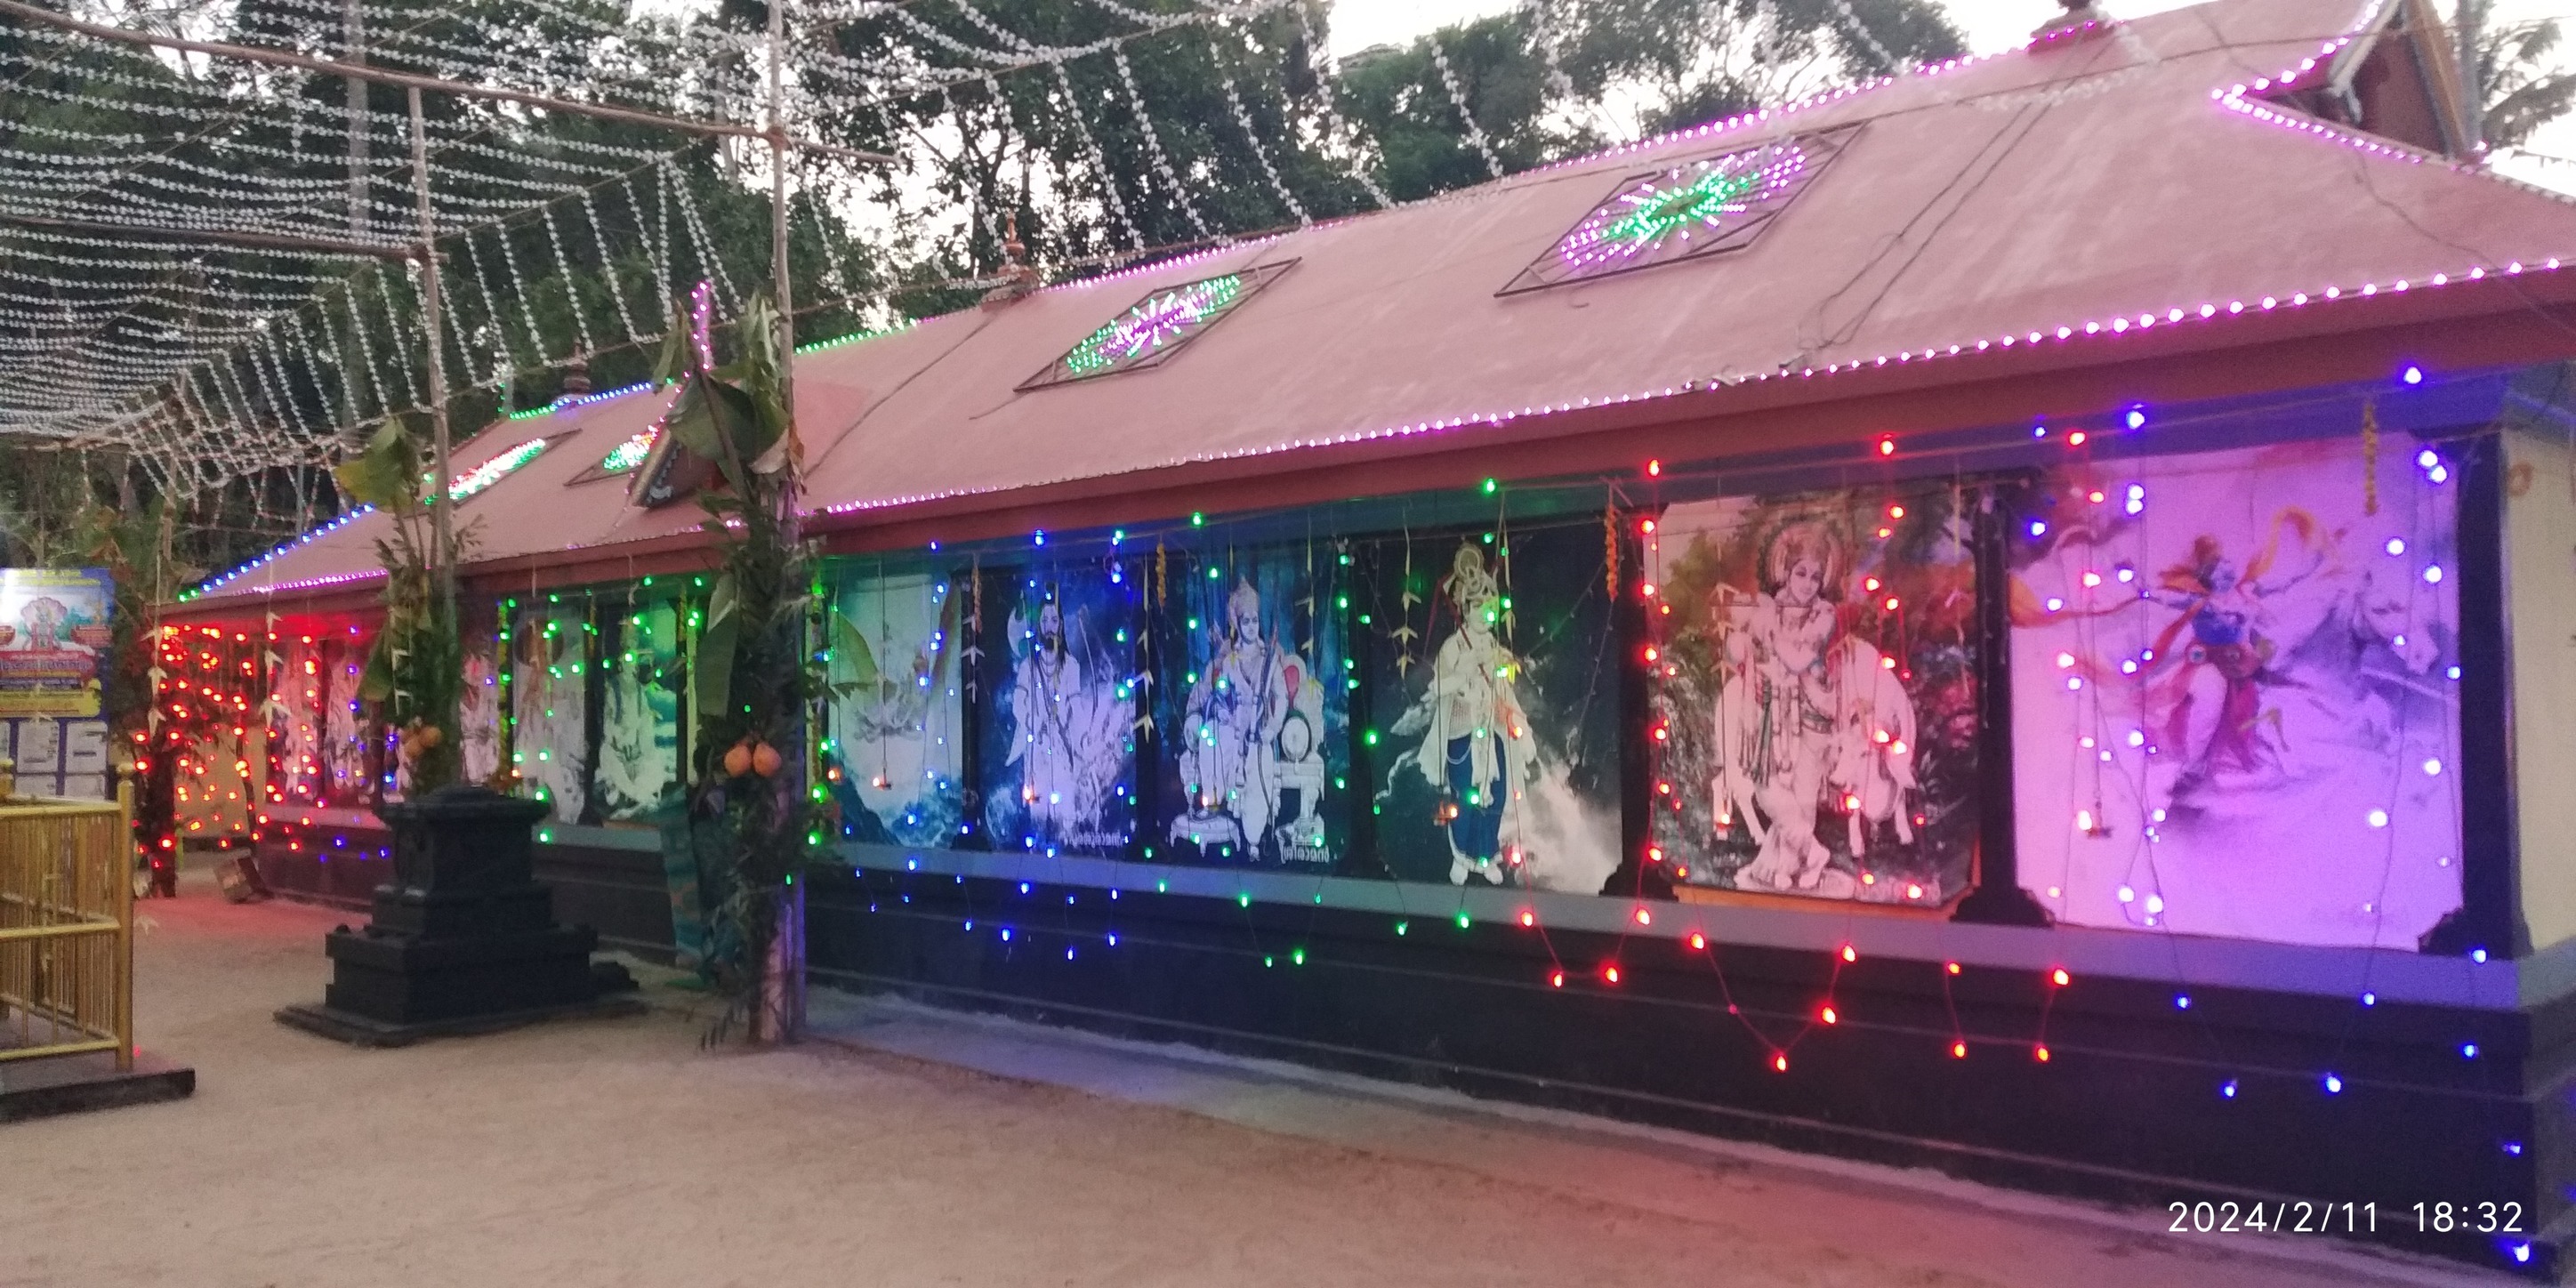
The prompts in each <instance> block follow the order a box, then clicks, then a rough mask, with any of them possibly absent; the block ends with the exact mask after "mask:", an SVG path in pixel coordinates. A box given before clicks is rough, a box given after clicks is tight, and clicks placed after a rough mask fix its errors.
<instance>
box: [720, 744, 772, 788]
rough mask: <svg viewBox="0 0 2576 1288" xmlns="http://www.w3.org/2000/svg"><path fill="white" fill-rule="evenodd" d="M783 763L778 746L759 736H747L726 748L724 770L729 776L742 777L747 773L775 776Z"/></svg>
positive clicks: (765, 776)
mask: <svg viewBox="0 0 2576 1288" xmlns="http://www.w3.org/2000/svg"><path fill="white" fill-rule="evenodd" d="M783 763H785V762H784V759H783V758H782V757H780V756H779V754H778V749H777V748H776V747H772V746H770V745H769V744H768V743H765V742H762V741H760V740H759V739H757V738H745V739H743V740H742V741H740V742H737V743H735V744H734V745H733V746H731V747H728V748H726V749H725V754H724V771H725V776H726V777H727V778H741V777H744V776H746V775H757V776H759V777H762V778H770V777H774V776H775V775H776V774H777V773H778V767H779V766H780V765H781V764H783Z"/></svg>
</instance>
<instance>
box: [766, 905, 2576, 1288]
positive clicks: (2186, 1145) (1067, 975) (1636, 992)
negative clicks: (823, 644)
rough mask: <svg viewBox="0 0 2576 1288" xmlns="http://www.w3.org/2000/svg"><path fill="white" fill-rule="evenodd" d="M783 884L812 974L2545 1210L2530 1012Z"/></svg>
mask: <svg viewBox="0 0 2576 1288" xmlns="http://www.w3.org/2000/svg"><path fill="white" fill-rule="evenodd" d="M808 879H809V880H810V881H811V883H812V884H811V885H810V886H809V894H808V899H809V903H808V950H809V963H810V968H811V971H812V974H813V977H814V979H815V980H816V981H817V982H820V983H827V984H830V983H837V984H842V985H845V986H849V987H855V988H861V989H884V990H894V991H900V992H904V993H909V994H913V995H916V996H919V997H921V998H923V999H924V1000H927V1001H931V1002H935V1003H938V1004H942V1005H948V1006H960V1007H967V1008H973V1009H984V1010H994V1011H1001V1012H1006V1013H1010V1014H1015V1015H1019V1016H1022V1017H1025V1018H1030V1019H1035V1020H1039V1021H1042V1022H1048V1023H1060V1024H1069V1025H1074V1026H1078V1027H1083V1028H1088V1029H1093V1030H1097V1031H1102V1032H1107V1033H1112V1034H1119V1035H1123V1036H1132V1037H1141V1038H1147V1039H1153V1040H1180V1041H1186V1042H1189V1043H1192V1044H1195V1045H1199V1046H1204V1047H1210V1048H1213V1049H1217V1050H1222V1051H1229V1052H1234V1053H1238V1054H1246V1055H1258V1056H1267V1057H1273V1058H1285V1059H1291V1060H1296V1061H1299V1062H1302V1063H1307V1064H1312V1065H1317V1066H1322V1067H1328V1068H1336V1069H1342V1070H1346V1071H1352V1072H1358V1073H1364V1074H1369V1075H1374V1076H1379V1077H1388V1078H1395V1079H1400V1080H1404V1081H1409V1082H1420V1083H1430V1084H1436V1085H1442V1086H1447V1087H1452V1088H1456V1089H1459V1090H1462V1091H1465V1092H1468V1093H1470V1094H1475V1095H1484V1096H1492V1097H1497V1098H1506V1099H1512V1100H1519V1101H1527V1102H1533V1103H1539V1104H1545V1105H1550V1106H1555V1107H1561V1108H1568V1109H1575V1110H1580V1111H1585V1112H1591V1113H1598V1114H1604V1115H1608V1116H1611V1117H1617V1118H1623V1119H1630V1120H1635V1121H1640V1122H1648V1123H1654V1124H1659V1125H1664V1126H1670V1127H1678V1128H1683V1129H1687V1130H1693V1131H1700V1132H1706V1133H1711V1134H1716V1135H1723V1136H1730V1137H1738V1138H1744V1139H1751V1140H1759V1141H1763V1142H1767V1143H1771V1144H1777V1145H1782V1146H1786V1147H1789V1148H1795V1149H1802V1150H1810V1151H1816V1152H1822V1153H1830V1154H1837V1155H1843V1156H1848V1157H1854V1158H1862V1159H1869V1160H1873V1161H1878V1162H1884V1163H1891V1164H1898V1165H1906V1166H1930V1167H1934V1168H1938V1169H1940V1170H1942V1171H1945V1172H1949V1173H1952V1174H1955V1175H1959V1176H1963V1177H1968V1178H1972V1179H1976V1180H1981V1181H1986V1182H1991V1183H1998V1184H2004V1185H2011V1186H2018V1187H2023V1188H2030V1189H2037V1190H2045V1191H2049V1192H2053V1193H2059V1194H2071V1195H2078V1196H2083V1197H2090V1198H2099V1199H2105V1200H2110V1201H2117V1202H2124V1203H2137V1204H2144V1205H2147V1206H2150V1207H2154V1208H2162V1207H2163V1206H2164V1205H2167V1204H2170V1203H2175V1202H2182V1203H2186V1204H2190V1203H2196V1202H2199V1201H2201V1200H2208V1201H2211V1202H2213V1203H2224V1202H2234V1203H2236V1204H2238V1205H2239V1210H2240V1211H2242V1210H2243V1209H2244V1208H2245V1207H2246V1205H2249V1204H2253V1203H2263V1204H2265V1205H2267V1210H2269V1205H2272V1204H2276V1203H2280V1202H2283V1201H2288V1202H2291V1203H2297V1202H2301V1201H2304V1202H2307V1203H2309V1204H2311V1205H2322V1204H2326V1203H2333V1204H2336V1205H2341V1204H2344V1203H2347V1202H2350V1203H2353V1204H2355V1205H2356V1207H2355V1209H2354V1210H2353V1211H2354V1215H2353V1217H2352V1218H2351V1223H2352V1224H2354V1225H2360V1226H2365V1227H2367V1226H2372V1225H2375V1229H2374V1228H2362V1229H2358V1230H2355V1231H2353V1233H2354V1234H2355V1235H2357V1236H2358V1237H2362V1238H2369V1239H2376V1240H2377V1241H2380V1242H2383V1243H2388V1244H2394V1245H2398V1246H2402V1247H2407V1248H2411V1249H2415V1250H2418V1251H2425V1252H2431V1253H2435V1254H2437V1255H2441V1256H2445V1257H2449V1258H2454V1259H2457V1260H2460V1261H2466V1262H2473V1263H2476V1264H2480V1265H2485V1266H2490V1267H2496V1268H2501V1269H2507V1270H2512V1271H2516V1272H2519V1273H2522V1274H2526V1275H2531V1276H2535V1277H2541V1278H2548V1277H2552V1276H2555V1275H2556V1274H2557V1273H2558V1266H2559V1261H2560V1258H2559V1251H2558V1249H2559V1247H2560V1246H2561V1245H2562V1244H2564V1243H2565V1242H2567V1235H2568V1233H2569V1230H2568V1229H2567V1227H2568V1226H2570V1225H2571V1224H2576V1215H2571V1213H2570V1209H2569V1204H2568V1201H2567V1199H2566V1198H2565V1197H2563V1195H2562V1194H2561V1186H2562V1185H2564V1184H2565V1183H2566V1182H2568V1181H2570V1180H2576V1154H2572V1153H2571V1147H2576V1114H2571V1112H2570V1098H2569V1095H2568V1094H2567V1084H2568V1081H2569V1075H2570V1059H2571V1055H2576V1046H2571V1043H2570V1042H2569V1037H2570V1028H2571V1026H2570V1019H2571V1016H2570V1013H2569V1008H2568V1007H2567V1006H2565V1005H2563V1004H2562V1005H2558V1006H2555V1007H2552V1008H2547V1009H2544V1010H2542V1011H2539V1012H2536V1013H2524V1012H2510V1011H2508V1012H2495V1011H2471V1010H2465V1009H2453V1008H2446V1007H2428V1006H2410V1005H2398V1004H2395V1003H2383V1004H2381V1005H2379V1006H2377V1007H2375V1008H2371V1009H2369V1010H2367V1011H2364V1012H2362V1013H2361V1014H2362V1015H2363V1016H2364V1018H2363V1019H2362V1020H2360V1021H2356V1020H2355V1007H2354V1006H2353V1004H2352V1002H2351V1001H2349V1000H2348V999H2334V998H2319V997H2313V996H2304V995H2296V994H2286V993H2269V992H2261V991H2255V990H2225V989H2198V990H2195V991H2194V992H2193V995H2192V999H2191V1005H2190V1007H2189V1008H2188V1010H2184V1009H2181V1008H2177V1007H2176V1005H2175V1003H2174V996H2173V990H2172V989H2171V987H2170V986H2168V985H2162V984H2148V983H2144V982H2139V981H2128V980H2118V979H2108V978H2105V979H2076V980H2074V981H2073V982H2072V983H2071V984H2070V985H2068V986H2066V987H2063V988H2052V987H2051V986H2050V985H2049V984H2048V982H2047V981H2046V980H2045V979H2044V978H2041V977H2038V976H2037V975H2036V974H2035V973H2033V972H2027V971H2004V970H1996V969H1986V968H1981V967H1968V968H1966V969H1964V970H1963V971H1962V972H1961V973H1960V974H1959V975H1957V976H1955V977H1951V984H1950V987H1949V988H1948V989H1947V990H1946V996H1945V990H1944V989H1943V987H1942V984H1941V981H1942V980H1943V979H1944V977H1945V973H1944V972H1943V970H1942V969H1941V966H1940V964H1939V963H1929V962H1923V961H1901V960H1895V959H1872V958H1862V959H1860V960H1859V961H1857V962H1854V963H1851V964H1849V965H1845V966H1843V967H1842V968H1841V969H1840V970H1839V971H1831V970H1829V968H1827V967H1826V966H1825V965H1823V964H1821V963H1820V962H1819V961H1818V960H1817V957H1818V955H1817V954H1815V953H1813V952H1797V953H1789V952H1779V951H1770V950H1762V949H1754V948H1745V947H1722V946H1713V950H1714V951H1713V952H1712V953H1695V952H1692V951H1690V950H1689V949H1688V948H1687V947H1686V946H1685V945H1683V944H1681V943H1678V942H1675V941H1670V940H1664V939H1633V940H1625V939H1618V938H1614V937H1611V936H1606V935H1593V934H1579V933H1568V932H1563V931H1559V932H1555V933H1553V934H1552V935H1550V936H1548V937H1547V938H1545V939H1542V938H1541V937H1540V936H1539V935H1537V934H1536V933H1534V932H1532V931H1528V930H1524V929H1522V928H1520V927H1519V926H1516V925H1508V924H1472V925H1470V926H1468V927H1465V928H1463V929H1462V928H1461V927H1459V926H1458V925H1457V924H1456V923H1455V922H1454V921H1452V920H1450V919H1448V918H1447V917H1446V916H1445V915H1443V914H1442V913H1441V912H1439V911H1437V910H1432V911H1427V912H1426V913H1425V914H1424V915H1421V916H1416V917H1412V918H1409V919H1403V920H1405V921H1406V923H1407V924H1405V926H1404V927H1403V931H1402V933H1398V931H1397V928H1396V925H1395V922H1396V921H1397V920H1398V919H1396V918H1390V917H1387V916H1383V915H1379V914H1372V913H1356V912H1347V911H1342V910H1338V909H1328V908H1322V907H1316V908H1301V907H1295V906H1278V905H1267V904H1255V905H1253V906H1250V907H1243V906H1238V905H1237V904H1235V903H1233V902H1230V901H1223V900H1209V899H1203V898H1184V897H1181V896H1171V895H1156V894H1154V893H1153V892H1151V891H1150V890H1148V891H1133V890H1130V891H1123V892H1121V894H1120V896H1119V897H1118V898H1116V899H1112V898H1111V897H1110V896H1109V893H1108V892H1106V891H1102V890H1098V889H1095V888H1089V887H1080V888H1070V887H1055V886H1046V885H1038V884H1032V885H1031V886H1030V887H1029V892H1028V893H1026V894H1023V893H1022V892H1021V887H1020V886H1019V884H1018V883H1016V882H1002V881H990V880H981V879H975V878H968V879H965V880H963V881H961V880H958V879H957V878H954V877H951V876H946V875H933V874H926V873H896V872H880V871H869V872H867V873H865V874H864V875H858V874H854V873H853V871H852V870H851V869H848V868H826V869H814V870H812V871H811V872H810V873H809V877H808ZM1112 936H1115V943H1114V944H1113V943H1112V942H1111V937H1112ZM1712 958H1714V960H1715V961H1716V962H1718V963H1721V964H1722V965H1723V967H1724V977H1723V980H1722V981H1721V978H1720V975H1719V973H1718V971H1717V969H1716V968H1715V967H1714V966H1713V965H1712V964H1711V962H1712ZM1609 963H1616V964H1617V965H1618V967H1619V977H1618V980H1617V982H1616V983H1611V982H1609V981H1608V980H1607V979H1606V978H1605V975H1604V972H1603V970H1602V967H1603V966H1604V965H1606V964H1609ZM1559 968H1561V969H1562V970H1563V971H1564V980H1565V982H1564V984H1563V985H1562V986H1561V987H1560V986H1552V985H1551V983H1550V978H1551V976H1552V975H1553V973H1554V972H1555V971H1556V970H1557V969H1559ZM1828 990H1830V993H1829V992H1828ZM2052 993H2053V994H2054V996H2051V994H2052ZM1730 1000H1731V1002H1732V1005H1730ZM1828 1000H1830V1002H1831V1004H1832V1005H1833V1007H1834V1009H1835V1013H1836V1022H1835V1023H1833V1024H1830V1025H1827V1024H1823V1023H1821V1022H1818V1016H1819V1013H1820V1008H1821V1006H1822V1005H1824V1004H1825V1003H1826V1002H1827V1001H1828ZM1954 1017H1955V1018H1954ZM1960 1041H1964V1042H1966V1043H1967V1048H1966V1050H1967V1054H1966V1056H1965V1057H1964V1058H1962V1057H1960V1056H1957V1055H1954V1054H1953V1050H1954V1047H1953V1044H1954V1043H1955V1042H1960ZM2464 1042H2473V1043H2475V1044H2476V1046H2477V1047H2478V1049H2479V1055H2478V1056H2477V1058H2474V1059H2466V1058H2463V1056H2462V1054H2461V1049H2462V1044H2463V1043H2464ZM1783 1046H1785V1047H1786V1048H1787V1050H1786V1053H1785V1055H1786V1060H1787V1065H1788V1067H1787V1069H1786V1070H1785V1071H1782V1070H1780V1069H1778V1068H1775V1066H1774V1057H1775V1055H1778V1054H1780V1048H1781V1047H1783ZM2043 1048H2044V1049H2045V1056H2044V1057H2043V1055H2042V1050H2043ZM2326 1072H2331V1073H2333V1074H2334V1075H2335V1077H2336V1080H2337V1081H2336V1085H2337V1086H2338V1087H2339V1088H2340V1089H2339V1090H2331V1091H2330V1090H2329V1089H2328V1088H2327V1086H2326V1085H2325V1082H2324V1077H2323V1075H2324V1073H2326ZM2488 1202H2492V1203H2498V1204H2506V1203H2511V1204H2519V1205H2520V1206H2519V1221H2518V1222H2517V1223H2516V1224H2517V1225H2518V1228H2519V1233H2512V1234H2505V1233H2502V1232H2499V1233H2498V1234H2495V1235H2489V1234H2483V1233H2477V1232H2474V1231H2471V1232H2463V1231H2462V1230H2460V1229H2458V1228H2454V1229H2453V1230H2452V1231H2450V1232H2448V1233H2445V1232H2442V1231H2440V1230H2437V1229H2432V1228H2425V1229H2421V1230H2419V1229H2418V1228H2417V1227H2418V1225H2419V1223H2420V1224H2422V1225H2424V1226H2426V1227H2431V1226H2433V1225H2436V1224H2438V1223H2439V1221H2440V1218H2441V1209H2439V1208H2437V1207H2431V1206H2428V1207H2427V1208H2426V1209H2425V1210H2424V1212H2423V1214H2422V1215H2421V1217H2419V1215H2418V1212H2417V1209H2416V1207H2415V1205H2416V1204H2418V1203H2423V1204H2427V1205H2435V1204H2442V1203H2448V1204H2450V1205H2451V1208H2450V1211H2451V1212H2452V1213H2453V1214H2454V1216H2453V1222H2454V1225H2455V1227H2456V1225H2457V1223H2458V1221H2459V1219H2460V1217H2461V1215H2462V1214H2464V1212H2465V1215H2466V1217H2467V1219H2468V1220H2469V1221H2471V1222H2472V1223H2474V1222H2475V1221H2477V1220H2478V1219H2479V1218H2478V1217H2477V1215H2476V1205H2477V1204H2480V1203H2488ZM2360 1205H2374V1206H2360ZM2314 1210H2315V1209H2314V1208H2313V1207H2312V1208H2311V1212H2312V1213H2313V1212H2314ZM2293 1211H2294V1212H2295V1211H2296V1209H2293ZM2337 1211H2338V1212H2339V1213H2340V1212H2341V1211H2342V1209H2341V1208H2340V1206H2338V1208H2337ZM2374 1213H2375V1218H2374V1216H2373V1214H2374ZM2501 1215H2502V1210H2501V1209H2500V1210H2499V1216H2500V1217H2501ZM2336 1219H2337V1220H2338V1222H2341V1221H2343V1220H2344V1218H2342V1217H2341V1216H2338V1217H2337V1218H2336ZM2312 1220H2313V1217H2312ZM2340 1229H2341V1226H2340V1225H2339V1226H2338V1231H2340Z"/></svg>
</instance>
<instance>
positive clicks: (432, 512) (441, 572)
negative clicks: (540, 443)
mask: <svg viewBox="0 0 2576 1288" xmlns="http://www.w3.org/2000/svg"><path fill="white" fill-rule="evenodd" d="M409 89H410V96H411V186H412V196H413V198H414V199H415V200H416V201H418V202H419V203H420V244H421V245H422V246H424V247H429V246H436V245H437V244H438V223H437V218H436V216H434V215H432V214H431V213H430V208H429V123H428V121H427V119H426V118H425V117H423V116H422V114H421V109H420V87H419V86H417V85H414V86H411V87H409ZM420 280H421V290H420V313H421V330H422V331H423V333H424V338H425V339H426V340H427V341H428V359H429V424H430V444H431V445H430V470H429V566H430V577H431V583H432V584H431V587H430V593H431V594H432V595H435V596H436V597H437V602H438V607H439V609H440V611H441V612H443V613H444V614H445V615H446V616H445V620H446V622H447V624H448V625H449V627H451V628H453V627H454V625H455V623H456V560H455V559H453V558H451V557H450V556H451V554H452V553H453V552H451V551H450V550H449V549H448V526H449V523H450V521H451V513H450V512H451V511H452V510H453V509H454V506H455V503H454V502H453V501H451V500H449V499H448V480H449V479H450V478H452V477H454V474H453V472H452V470H451V467H450V465H449V462H448V448H449V443H448V434H447V364H446V361H445V354H444V353H443V352H442V348H441V345H440V343H439V334H438V324H439V307H440V303H441V301H440V300H439V295H438V256H437V255H436V254H427V255H423V256H421V257H420ZM453 718H454V713H452V712H441V713H439V724H440V725H442V726H444V725H446V724H447V723H448V722H449V721H450V720H451V719H453Z"/></svg>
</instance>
